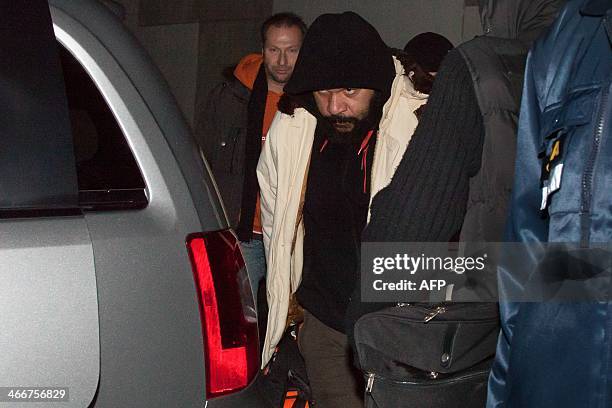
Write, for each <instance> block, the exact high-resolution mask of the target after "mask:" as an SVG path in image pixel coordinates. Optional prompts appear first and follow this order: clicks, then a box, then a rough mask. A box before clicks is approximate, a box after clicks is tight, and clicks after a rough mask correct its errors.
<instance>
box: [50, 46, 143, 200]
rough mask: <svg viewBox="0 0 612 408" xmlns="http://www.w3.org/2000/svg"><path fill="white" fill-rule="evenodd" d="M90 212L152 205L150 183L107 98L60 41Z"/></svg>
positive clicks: (81, 194) (79, 174)
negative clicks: (146, 179)
mask: <svg viewBox="0 0 612 408" xmlns="http://www.w3.org/2000/svg"><path fill="white" fill-rule="evenodd" d="M58 46H59V54H60V61H61V66H62V70H63V74H64V82H65V86H66V96H67V99H68V109H69V115H70V123H71V129H72V136H73V140H74V154H75V159H76V167H77V178H78V187H79V205H80V206H81V208H83V209H84V210H90V211H101V210H119V209H137V208H143V207H145V206H146V205H147V198H146V194H145V187H146V185H145V182H144V179H143V177H142V174H141V172H140V169H139V167H138V164H137V163H136V160H135V159H134V156H133V154H132V151H131V149H130V147H129V145H128V143H127V141H126V138H125V136H124V134H123V132H122V131H121V128H120V127H119V124H118V123H117V121H116V119H115V117H114V115H113V113H112V112H111V110H110V108H109V106H108V105H107V103H106V101H105V100H104V97H103V96H102V94H101V93H100V91H99V90H98V88H97V87H96V85H95V83H94V82H93V80H92V79H91V77H90V76H89V75H88V74H87V72H86V71H85V69H84V68H83V67H82V65H81V64H80V63H79V62H78V61H77V60H76V59H75V58H74V57H73V56H72V54H70V52H68V51H67V50H66V49H65V48H64V47H63V46H62V45H61V44H59V43H58Z"/></svg>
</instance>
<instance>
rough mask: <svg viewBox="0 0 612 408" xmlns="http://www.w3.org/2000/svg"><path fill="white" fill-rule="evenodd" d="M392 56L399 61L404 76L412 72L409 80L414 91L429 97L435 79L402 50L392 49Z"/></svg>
mask: <svg viewBox="0 0 612 408" xmlns="http://www.w3.org/2000/svg"><path fill="white" fill-rule="evenodd" d="M393 55H394V56H395V57H396V58H397V59H398V60H399V62H401V63H402V66H403V67H404V72H405V73H406V75H409V74H410V72H414V74H413V75H412V78H410V80H411V81H412V84H413V86H414V89H416V90H417V91H419V92H421V93H424V94H427V95H429V93H430V92H431V88H432V87H433V82H434V79H435V77H434V76H433V75H430V74H429V72H427V71H425V70H424V69H423V67H421V65H419V63H418V62H416V61H415V60H414V58H413V57H412V56H410V55H408V54H406V53H405V52H404V51H403V50H400V49H396V48H394V49H393Z"/></svg>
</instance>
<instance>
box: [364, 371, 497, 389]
mask: <svg viewBox="0 0 612 408" xmlns="http://www.w3.org/2000/svg"><path fill="white" fill-rule="evenodd" d="M489 372H490V370H489V369H487V370H480V371H476V372H473V373H469V374H464V375H462V376H459V377H454V378H445V379H441V380H436V381H422V382H417V381H400V380H392V379H390V378H386V377H382V376H380V375H377V374H374V373H371V372H366V375H367V377H368V380H367V383H366V389H365V391H366V393H367V394H371V393H372V389H373V388H374V380H375V379H378V380H379V381H388V382H392V383H394V384H400V385H412V386H420V387H427V386H438V385H442V384H453V383H456V382H459V381H464V380H469V379H472V378H475V377H480V376H482V375H485V376H488V375H489ZM427 374H428V375H429V376H430V378H431V379H432V380H434V379H435V378H434V377H437V375H436V376H433V375H432V374H433V373H427ZM435 374H437V373H435Z"/></svg>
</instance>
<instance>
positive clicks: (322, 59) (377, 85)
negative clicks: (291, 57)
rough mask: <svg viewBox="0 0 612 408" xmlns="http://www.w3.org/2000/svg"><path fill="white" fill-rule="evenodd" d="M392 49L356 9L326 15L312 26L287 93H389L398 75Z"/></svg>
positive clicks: (286, 89)
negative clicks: (355, 90) (358, 90)
mask: <svg viewBox="0 0 612 408" xmlns="http://www.w3.org/2000/svg"><path fill="white" fill-rule="evenodd" d="M394 71H395V70H394V65H393V58H392V56H391V50H390V49H389V47H387V45H386V44H385V43H384V41H383V40H382V39H381V38H380V35H379V34H378V32H377V31H376V29H375V28H374V27H373V26H372V25H371V24H370V23H368V22H367V21H366V20H364V19H363V18H362V17H361V16H359V15H358V14H356V13H353V12H345V13H342V14H323V15H321V16H319V17H318V18H317V19H316V20H315V21H314V22H313V23H312V25H311V26H310V28H309V29H308V32H307V33H306V37H305V38H304V42H303V44H302V48H301V50H300V54H299V56H298V59H297V62H296V64H295V68H294V70H293V75H292V76H291V79H290V80H289V82H288V83H287V84H286V85H285V89H284V90H285V93H289V94H293V95H297V94H302V93H305V92H311V91H316V90H320V89H335V88H367V89H374V90H378V91H380V92H381V93H383V94H388V92H389V89H390V86H391V83H392V82H393V77H394V75H395V72H394Z"/></svg>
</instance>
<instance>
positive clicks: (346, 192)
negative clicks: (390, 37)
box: [284, 12, 395, 331]
mask: <svg viewBox="0 0 612 408" xmlns="http://www.w3.org/2000/svg"><path fill="white" fill-rule="evenodd" d="M394 78H395V67H394V63H393V58H392V55H391V50H390V49H389V48H388V47H387V46H386V45H385V43H384V42H383V41H382V39H381V38H380V36H379V34H378V33H377V32H376V30H375V29H374V27H372V26H371V25H370V24H369V23H368V22H367V21H365V20H364V19H363V18H361V17H360V16H358V15H357V14H355V13H352V12H346V13H342V14H324V15H322V16H320V17H319V18H317V19H316V20H315V21H314V22H313V23H312V25H311V26H310V29H309V30H308V33H307V34H306V37H305V38H304V42H303V44H302V48H301V50H300V55H299V57H298V60H297V62H296V65H295V69H294V71H293V75H292V77H291V80H290V81H289V83H287V85H286V86H285V88H284V90H285V93H286V94H290V95H292V96H293V100H294V102H295V101H297V102H295V104H297V105H298V106H300V107H303V108H305V109H306V110H308V111H309V112H310V113H311V114H312V115H313V116H315V118H317V128H316V130H315V138H314V143H313V147H312V152H311V160H310V166H309V169H308V184H307V190H306V194H305V200H304V209H303V210H304V212H303V214H304V227H305V232H306V233H305V237H304V267H303V274H302V282H301V284H300V288H299V290H298V292H297V297H298V300H299V302H300V304H301V305H302V306H303V307H304V308H305V309H306V310H308V311H309V312H310V313H312V314H313V315H314V316H315V317H317V318H318V319H319V320H321V321H322V322H323V323H325V324H326V325H328V326H330V327H332V328H334V329H336V330H339V331H344V315H345V312H346V306H347V304H348V302H349V297H350V294H351V292H352V290H353V287H354V285H355V282H356V281H357V272H356V271H357V263H358V256H359V246H360V237H361V230H362V229H363V227H364V226H365V223H366V219H367V213H368V205H369V201H370V200H369V198H370V197H369V177H367V175H368V174H369V173H370V168H371V163H372V159H373V153H374V144H375V141H376V137H375V133H373V134H374V136H372V137H371V138H369V139H367V140H368V141H369V142H368V143H367V148H364V149H360V148H361V147H362V146H361V144H362V140H363V139H365V136H366V135H367V134H368V132H369V131H370V130H372V131H374V132H375V131H376V130H377V128H378V122H379V120H380V117H381V115H382V105H383V103H384V101H386V100H387V99H388V97H389V95H390V93H391V84H392V83H393V79H394ZM336 88H367V89H373V90H375V91H376V92H377V97H376V98H375V103H374V104H373V105H372V106H371V111H370V115H369V117H368V118H367V121H366V125H367V126H364V127H360V128H361V129H362V130H363V132H361V133H362V134H356V135H354V136H355V138H354V139H353V137H349V136H348V135H344V134H335V130H334V129H333V127H331V126H330V125H329V123H328V122H327V120H326V119H325V118H323V117H322V116H321V114H320V112H319V111H318V109H317V107H316V104H315V102H314V98H313V96H312V91H315V90H321V89H336ZM360 150H361V153H360Z"/></svg>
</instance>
